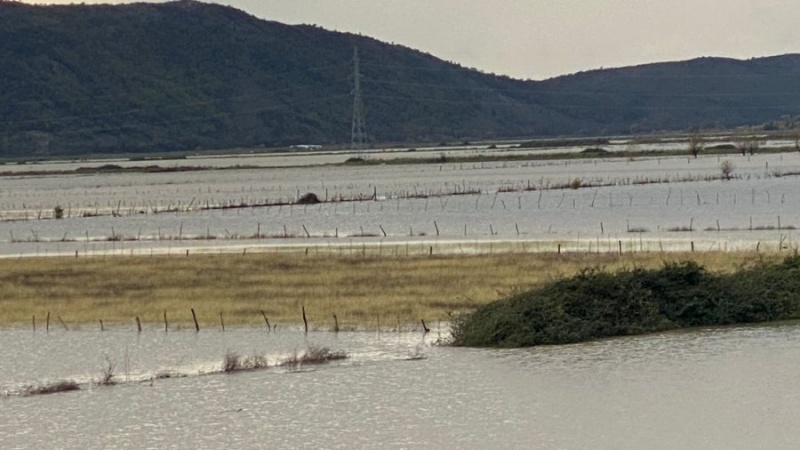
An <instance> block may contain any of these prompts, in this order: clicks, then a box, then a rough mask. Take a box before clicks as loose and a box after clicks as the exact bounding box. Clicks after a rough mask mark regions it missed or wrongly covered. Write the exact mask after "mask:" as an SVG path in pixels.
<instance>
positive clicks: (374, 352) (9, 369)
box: [0, 324, 800, 450]
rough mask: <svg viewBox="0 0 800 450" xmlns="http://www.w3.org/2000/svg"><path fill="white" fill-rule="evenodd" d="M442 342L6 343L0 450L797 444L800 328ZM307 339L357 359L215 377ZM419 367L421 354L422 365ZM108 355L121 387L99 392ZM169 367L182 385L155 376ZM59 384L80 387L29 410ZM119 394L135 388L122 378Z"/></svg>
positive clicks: (621, 448)
mask: <svg viewBox="0 0 800 450" xmlns="http://www.w3.org/2000/svg"><path fill="white" fill-rule="evenodd" d="M436 334H437V331H436V330H434V332H433V333H431V334H429V335H428V336H427V337H425V338H423V336H422V335H421V333H388V332H387V333H382V334H380V335H378V334H377V333H339V334H338V335H334V334H333V333H323V332H312V333H310V334H309V335H308V336H304V335H303V333H301V332H300V331H298V330H291V329H284V330H280V329H279V330H278V331H276V332H273V333H267V332H266V331H264V330H258V329H247V328H246V329H234V330H229V331H227V332H225V333H222V332H219V331H211V330H202V331H201V332H200V333H197V334H196V333H194V332H189V331H173V332H169V333H164V332H163V331H157V330H153V329H146V330H145V331H144V332H143V333H142V334H141V335H137V334H136V333H134V332H132V331H130V330H121V329H117V330H113V331H106V332H104V333H102V332H100V331H88V330H83V331H68V332H66V331H60V330H59V331H55V330H51V332H50V333H49V334H45V333H43V332H41V331H37V332H36V333H33V332H31V331H30V330H21V329H5V330H2V331H0V339H2V341H3V343H4V345H3V346H2V347H0V359H2V361H3V365H2V367H0V389H2V390H5V391H6V392H7V393H8V394H9V395H6V396H4V397H0V443H2V447H3V448H4V449H15V448H18V449H28V448H30V449H39V448H137V449H138V448H159V449H162V448H198V449H212V448H276V449H295V448H309V449H323V448H325V449H329V448H331V449H332V448H348V449H350V448H352V449H373V448H396V449H406V448H408V449H410V448H420V447H421V446H426V447H430V448H447V449H505V448H508V449H518V448H536V449H544V450H550V449H553V450H555V449H563V450H570V449H614V450H625V449H631V450H633V449H635V450H641V449H676V448H680V449H698V450H714V449H720V450H723V449H724V450H732V449H742V450H745V449H747V450H750V449H754V448H765V449H767V448H768V449H772V450H780V449H795V448H798V445H800V384H798V383H797V373H798V370H800V325H798V324H783V325H774V326H750V327H731V328H716V329H701V330H693V331H688V332H673V333H663V334H654V335H647V336H640V337H626V338H617V339H609V340H604V341H599V342H594V343H586V344H578V345H568V346H557V347H540V348H531V349H518V350H488V349H463V348H450V347H442V346H437V345H432V342H433V341H434V340H435V339H436V338H437V336H436ZM308 343H311V344H315V345H324V346H328V347H330V348H331V349H334V350H340V351H345V352H347V353H348V354H349V355H350V358H349V359H347V360H344V361H338V362H332V363H329V364H327V365H320V366H313V367H311V366H309V367H302V368H301V369H300V370H288V369H278V368H269V369H266V370H260V371H255V372H246V373H238V374H219V373H217V374H213V373H210V372H213V371H214V370H218V369H219V367H220V364H221V362H222V355H223V354H224V352H225V351H226V350H233V351H236V352H239V353H240V354H242V355H248V354H252V352H261V353H263V354H264V355H266V356H267V357H268V359H269V360H270V362H275V361H277V360H279V359H280V358H281V357H283V356H285V355H287V354H289V353H291V352H293V351H294V350H295V349H302V348H304V347H305V346H306V345H307V344H308ZM412 356H416V357H422V358H423V359H414V358H411V357H412ZM106 357H108V359H110V360H112V361H114V362H115V363H116V364H117V366H116V376H117V378H118V380H119V381H120V382H121V384H118V385H116V386H111V387H100V386H93V385H91V380H92V379H96V378H98V377H99V376H100V373H101V370H102V367H103V366H104V364H105V362H106ZM164 371H169V372H171V373H172V374H174V375H185V376H182V377H174V378H168V379H155V380H153V381H152V382H151V381H150V379H151V377H152V376H153V374H156V373H160V372H164ZM57 379H73V380H76V381H79V382H81V383H87V384H85V385H83V389H82V390H80V391H77V392H69V393H61V394H52V395H45V396H33V397H21V396H17V395H14V392H16V390H18V389H19V388H20V387H21V386H24V385H26V384H33V383H36V382H46V381H52V380H57ZM126 381H127V382H126Z"/></svg>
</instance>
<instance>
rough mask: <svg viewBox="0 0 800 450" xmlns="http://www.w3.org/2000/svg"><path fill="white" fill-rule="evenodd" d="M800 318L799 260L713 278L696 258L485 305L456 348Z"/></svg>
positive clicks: (468, 318) (596, 273) (592, 276)
mask: <svg viewBox="0 0 800 450" xmlns="http://www.w3.org/2000/svg"><path fill="white" fill-rule="evenodd" d="M798 318H800V256H797V255H795V256H791V257H789V258H787V259H785V260H784V261H783V262H782V263H775V264H768V263H763V262H759V263H757V264H755V265H753V266H751V267H746V268H740V269H739V270H738V271H736V272H734V273H728V274H714V273H711V272H709V271H707V270H706V269H705V268H704V267H702V266H700V265H699V264H697V263H696V262H693V261H684V262H679V263H665V264H664V265H663V267H661V268H660V269H641V268H636V269H626V270H622V271H619V272H616V273H609V272H607V271H605V270H602V269H599V268H590V269H584V270H583V271H581V272H579V273H578V274H577V275H575V276H572V277H570V278H564V279H560V280H557V281H554V282H551V283H549V284H546V285H544V286H541V287H539V288H535V289H533V290H530V291H526V292H522V293H519V294H516V295H512V296H511V297H508V298H505V299H502V300H499V301H496V302H494V303H490V304H488V305H485V306H483V307H481V308H479V309H478V310H476V311H475V312H473V313H471V314H466V315H463V316H461V317H460V318H458V319H456V320H455V321H454V323H453V344H454V345H456V346H468V347H527V346H535V345H554V344H568V343H574V342H582V341H588V340H592V339H598V338H605V337H612V336H625V335H635V334H642V333H649V332H655V331H662V330H670V329H678V328H684V327H697V326H715V325H730V324H737V323H754V322H765V321H774V320H788V319H798Z"/></svg>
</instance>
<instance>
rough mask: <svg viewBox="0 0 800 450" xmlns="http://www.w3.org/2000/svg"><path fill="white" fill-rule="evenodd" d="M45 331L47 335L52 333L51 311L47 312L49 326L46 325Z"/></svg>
mask: <svg viewBox="0 0 800 450" xmlns="http://www.w3.org/2000/svg"><path fill="white" fill-rule="evenodd" d="M45 331H46V332H47V333H50V311H47V325H46V328H45Z"/></svg>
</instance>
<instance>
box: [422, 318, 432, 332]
mask: <svg viewBox="0 0 800 450" xmlns="http://www.w3.org/2000/svg"><path fill="white" fill-rule="evenodd" d="M420 322H422V333H423V334H428V333H430V332H431V329H430V328H428V326H427V325H425V319H420Z"/></svg>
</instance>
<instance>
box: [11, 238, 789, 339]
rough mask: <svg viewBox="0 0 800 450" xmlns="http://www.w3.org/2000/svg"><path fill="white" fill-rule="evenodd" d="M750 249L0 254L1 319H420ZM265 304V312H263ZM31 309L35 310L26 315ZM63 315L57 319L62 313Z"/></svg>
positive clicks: (327, 323) (386, 323)
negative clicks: (572, 279)
mask: <svg viewBox="0 0 800 450" xmlns="http://www.w3.org/2000/svg"><path fill="white" fill-rule="evenodd" d="M781 256H783V255H781V254H779V253H775V254H767V255H765V254H763V253H762V254H757V253H755V252H698V253H678V252H666V253H624V254H621V255H620V254H603V253H600V254H597V253H571V254H562V255H558V254H555V253H502V254H497V253H495V254H489V255H486V254H482V255H469V256H464V255H459V256H390V257H388V256H383V257H380V256H341V255H305V254H304V253H302V252H301V253H280V254H275V253H253V254H249V253H248V254H244V255H243V254H219V255H196V256H191V257H185V256H106V257H100V256H98V257H87V258H84V257H81V258H67V257H63V258H62V257H54V258H15V259H5V260H0V274H2V275H0V325H3V326H15V327H20V326H27V327H32V326H33V323H32V322H33V321H34V320H35V322H36V326H37V328H38V329H40V330H41V329H43V328H44V327H45V320H46V317H47V315H48V313H49V314H50V329H51V331H54V330H58V329H61V330H63V329H64V327H66V328H68V329H75V328H82V329H89V328H93V327H98V328H99V322H100V321H101V320H102V321H103V323H104V326H105V327H114V326H117V327H128V326H130V327H134V326H135V325H134V324H135V319H136V318H137V317H138V318H139V319H140V321H141V323H142V324H143V327H145V329H147V328H154V329H163V327H164V315H165V313H166V316H167V321H168V323H169V329H170V330H177V329H193V328H194V324H193V322H192V316H191V312H190V310H191V309H194V310H195V312H196V314H197V318H198V321H199V323H200V325H201V327H204V328H207V327H210V326H213V327H220V313H221V314H222V319H223V320H224V322H225V324H226V325H227V326H230V325H246V326H264V325H265V321H264V315H266V317H267V318H268V320H269V321H270V323H271V324H272V325H276V324H277V325H278V326H289V325H291V326H298V325H301V324H302V316H301V310H302V308H305V310H306V314H307V318H308V321H309V327H310V328H311V329H318V330H329V329H332V328H333V323H334V322H333V315H334V314H335V315H336V316H337V318H338V321H339V325H340V328H341V329H343V330H345V329H375V328H376V327H377V326H378V324H379V322H380V327H381V329H384V330H390V329H394V330H396V329H402V330H412V329H421V320H425V321H426V322H427V323H428V326H431V325H432V324H436V323H437V322H439V321H447V320H448V319H449V317H450V314H451V313H458V312H462V311H470V310H474V309H475V308H477V307H479V306H481V305H484V304H486V303H488V302H491V301H493V300H496V299H498V298H500V297H503V296H506V295H508V294H511V293H513V292H516V291H518V290H523V289H529V288H532V287H536V286H538V285H541V284H542V283H544V282H547V281H552V280H553V279H557V278H559V277H562V276H569V275H572V274H575V273H577V272H578V271H579V270H581V269H584V268H586V267H604V268H606V269H607V270H610V271H614V270H618V269H620V268H632V267H643V268H648V267H660V266H661V265H662V264H663V263H664V262H666V261H672V262H676V261H684V260H693V261H696V262H698V264H701V265H703V266H705V267H706V268H708V269H709V270H710V271H718V272H725V273H728V272H731V271H733V270H735V269H736V268H738V267H740V266H742V265H745V264H747V263H749V262H752V261H755V260H759V259H765V260H778V259H779V258H780V257H781ZM262 311H263V314H262ZM34 316H35V319H34ZM62 321H63V324H62Z"/></svg>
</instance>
